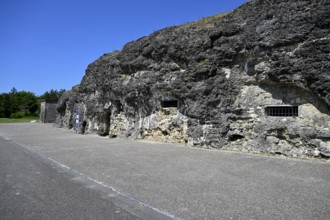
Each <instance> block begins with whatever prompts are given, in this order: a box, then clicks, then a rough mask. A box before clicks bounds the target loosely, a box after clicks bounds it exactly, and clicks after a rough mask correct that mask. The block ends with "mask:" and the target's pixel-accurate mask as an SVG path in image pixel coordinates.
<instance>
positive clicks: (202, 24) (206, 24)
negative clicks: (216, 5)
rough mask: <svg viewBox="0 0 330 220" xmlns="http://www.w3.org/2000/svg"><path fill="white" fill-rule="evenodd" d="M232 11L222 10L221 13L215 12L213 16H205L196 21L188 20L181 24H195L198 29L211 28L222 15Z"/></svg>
mask: <svg viewBox="0 0 330 220" xmlns="http://www.w3.org/2000/svg"><path fill="white" fill-rule="evenodd" d="M231 12H232V11H228V12H224V13H221V14H217V15H214V16H210V17H205V18H202V19H200V20H197V21H193V22H189V23H187V24H184V25H182V26H190V25H193V26H196V27H198V28H199V29H205V28H206V29H207V28H211V27H212V26H213V25H214V24H215V23H216V22H218V21H219V20H221V19H222V18H223V17H225V16H226V15H228V14H230V13H231Z"/></svg>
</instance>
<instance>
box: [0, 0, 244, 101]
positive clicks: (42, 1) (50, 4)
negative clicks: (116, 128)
mask: <svg viewBox="0 0 330 220" xmlns="http://www.w3.org/2000/svg"><path fill="white" fill-rule="evenodd" d="M245 2H247V0H0V93H2V92H9V91H10V90H11V88H12V87H15V88H16V89H17V90H18V91H21V90H25V91H31V92H33V93H35V94H36V95H41V94H43V93H44V92H45V91H48V90H50V89H66V90H67V89H70V88H71V87H72V86H74V85H77V84H79V83H80V81H81V79H82V77H83V75H84V73H85V69H86V67H87V65H88V64H89V63H91V62H93V61H94V60H96V59H97V58H98V57H100V56H101V55H102V54H104V53H109V52H112V51H114V50H120V49H122V47H123V46H124V44H126V43H128V42H130V41H132V40H135V39H138V38H140V37H143V36H147V35H149V34H151V33H152V32H154V31H156V30H159V29H162V28H165V27H168V26H173V25H180V24H184V23H187V22H190V21H194V20H197V19H200V18H203V17H207V16H211V15H215V14H218V13H221V12H225V11H229V10H232V9H235V8H236V7H238V6H240V5H242V4H243V3H245Z"/></svg>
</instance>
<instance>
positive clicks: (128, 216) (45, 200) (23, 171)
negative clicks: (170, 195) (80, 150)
mask: <svg viewBox="0 0 330 220" xmlns="http://www.w3.org/2000/svg"><path fill="white" fill-rule="evenodd" d="M0 168H1V169H0V219H1V220H6V219H8V220H9V219H11V220H19V219H22V220H23V219H24V220H26V219H31V220H32V219H33V220H36V219H42V220H45V219H52V220H53V219H61V220H63V219H93V220H94V219H114V220H117V219H118V220H119V219H120V220H121V219H125V220H133V219H166V218H163V217H162V216H160V215H159V214H158V213H152V212H150V211H149V212H148V211H145V212H144V213H141V210H140V213H137V215H135V213H134V212H135V211H134V210H133V209H131V208H127V209H123V208H122V207H118V206H117V205H115V204H114V202H113V201H112V200H113V198H114V196H108V197H104V195H107V194H108V195H109V194H110V195H111V194H113V193H114V192H113V191H112V190H111V189H107V188H106V187H102V185H101V186H100V185H99V184H97V183H95V182H94V181H92V180H90V179H88V178H87V177H85V176H83V175H81V174H79V173H75V172H72V171H71V170H69V169H66V168H65V167H63V166H59V164H57V163H56V162H54V161H52V160H49V159H47V158H43V157H42V156H40V155H37V154H35V153H34V152H31V151H29V150H27V149H24V148H22V147H20V146H18V145H17V144H15V143H13V142H12V141H9V140H5V139H3V138H0ZM123 204H124V203H122V205H123ZM125 205H126V206H127V205H132V203H131V202H130V201H128V202H127V203H126V204H125ZM132 210H133V213H132ZM167 219H168V218H167Z"/></svg>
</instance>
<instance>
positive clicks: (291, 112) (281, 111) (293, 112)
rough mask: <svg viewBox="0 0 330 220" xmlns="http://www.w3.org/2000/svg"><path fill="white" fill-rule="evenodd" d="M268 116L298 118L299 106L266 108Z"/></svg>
mask: <svg viewBox="0 0 330 220" xmlns="http://www.w3.org/2000/svg"><path fill="white" fill-rule="evenodd" d="M265 111H266V115H268V116H273V117H294V116H298V106H269V107H266V108H265Z"/></svg>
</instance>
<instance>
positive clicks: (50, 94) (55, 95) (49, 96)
mask: <svg viewBox="0 0 330 220" xmlns="http://www.w3.org/2000/svg"><path fill="white" fill-rule="evenodd" d="M64 92H65V89H60V90H54V89H51V90H50V91H46V92H45V93H44V94H43V95H41V96H40V100H43V101H58V100H59V99H60V97H61V96H62V94H63V93H64Z"/></svg>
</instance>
